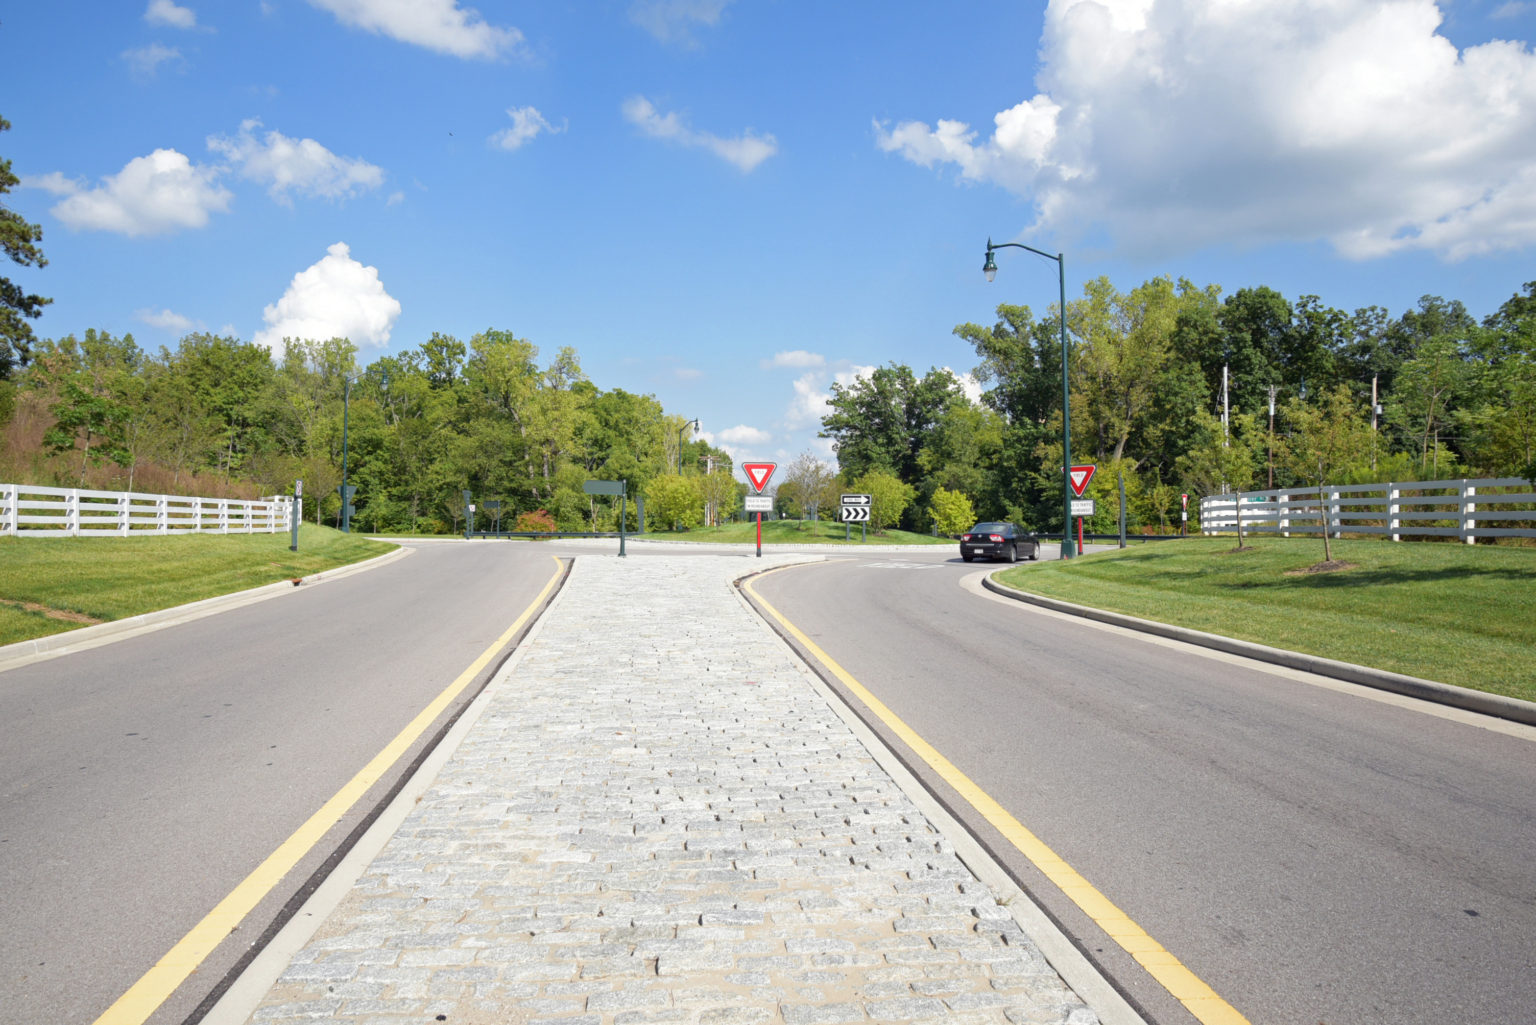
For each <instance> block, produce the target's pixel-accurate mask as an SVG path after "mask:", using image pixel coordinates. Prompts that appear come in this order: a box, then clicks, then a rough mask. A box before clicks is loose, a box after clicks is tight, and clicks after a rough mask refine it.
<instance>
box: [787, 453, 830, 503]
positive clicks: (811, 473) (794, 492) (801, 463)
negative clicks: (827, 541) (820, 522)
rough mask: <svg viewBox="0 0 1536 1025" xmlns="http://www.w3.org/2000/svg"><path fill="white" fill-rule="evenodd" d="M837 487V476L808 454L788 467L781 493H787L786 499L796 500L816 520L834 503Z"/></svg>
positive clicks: (828, 467) (825, 465) (801, 454)
mask: <svg viewBox="0 0 1536 1025" xmlns="http://www.w3.org/2000/svg"><path fill="white" fill-rule="evenodd" d="M836 488H837V475H836V474H834V473H833V472H832V468H831V467H830V466H828V465H827V464H826V463H824V462H822V461H821V460H820V459H817V458H816V457H815V456H814V455H812V454H811V453H810V452H808V451H807V452H802V453H800V454H799V455H798V456H796V457H795V461H794V462H792V463H790V464H789V466H788V467H786V468H785V471H784V483H783V484H781V485H780V487H779V491H780V493H781V494H783V493H784V492H786V491H787V492H788V494H783V497H785V498H787V499H791V500H792V501H794V503H795V504H796V505H797V506H798V507H799V510H800V511H801V512H802V513H804V514H806V515H807V516H808V517H809V518H810V519H812V520H814V519H816V516H817V514H818V513H819V512H820V511H821V509H822V508H823V507H830V506H831V505H832V504H833V501H834V499H835V497H836V495H835V494H834V492H835V491H836Z"/></svg>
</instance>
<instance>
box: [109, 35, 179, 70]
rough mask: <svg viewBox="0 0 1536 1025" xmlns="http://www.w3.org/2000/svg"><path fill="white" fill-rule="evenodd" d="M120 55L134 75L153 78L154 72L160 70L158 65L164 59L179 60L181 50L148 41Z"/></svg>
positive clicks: (164, 60)
mask: <svg viewBox="0 0 1536 1025" xmlns="http://www.w3.org/2000/svg"><path fill="white" fill-rule="evenodd" d="M121 56H122V58H123V60H125V61H127V62H128V70H130V71H132V72H133V73H134V75H136V76H138V77H139V78H154V77H155V73H156V72H157V71H159V70H160V65H162V64H164V63H165V62H166V61H179V60H181V51H180V50H178V49H176V47H174V46H161V45H160V44H159V43H150V44H149V45H148V46H141V47H139V48H138V49H137V50H124V51H123V52H122V54H121Z"/></svg>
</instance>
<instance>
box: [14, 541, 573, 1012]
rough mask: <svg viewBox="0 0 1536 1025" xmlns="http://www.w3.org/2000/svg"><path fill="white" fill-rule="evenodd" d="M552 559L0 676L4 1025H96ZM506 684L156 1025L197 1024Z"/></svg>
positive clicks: (445, 573) (498, 565)
mask: <svg viewBox="0 0 1536 1025" xmlns="http://www.w3.org/2000/svg"><path fill="white" fill-rule="evenodd" d="M551 551H552V549H551V548H549V547H548V546H534V545H527V544H512V543H507V544H486V545H462V544H437V545H433V544H423V545H420V546H418V547H417V550H416V551H414V552H412V553H411V554H409V555H407V556H406V557H404V558H401V559H398V560H396V561H394V562H392V563H390V564H388V565H385V566H382V567H380V568H377V569H373V570H369V571H366V572H362V573H358V574H354V575H351V576H346V577H342V578H339V579H336V580H330V581H322V582H318V583H314V584H306V585H304V586H301V587H298V588H295V589H294V590H293V592H292V593H291V594H288V593H284V594H282V595H280V596H279V597H276V598H273V599H271V600H268V601H264V602H260V603H258V604H254V605H249V606H245V607H242V608H237V609H233V610H230V611H226V612H222V613H220V614H218V615H214V616H210V617H207V618H204V619H199V620H195V621H192V622H189V623H184V624H181V625H179V626H175V627H171V628H168V629H164V630H160V631H157V632H154V633H149V634H145V635H142V636H138V637H133V638H130V639H128V640H124V641H120V642H118V643H115V644H109V645H106V646H104V647H100V648H95V649H92V650H89V651H84V652H79V653H76V654H72V655H67V656H64V657H60V658H55V659H51V660H49V661H45V662H39V663H36V664H33V665H29V666H23V667H20V668H16V669H12V670H10V671H7V672H3V673H0V1021H3V1022H18V1023H20V1022H60V1023H75V1022H83V1023H89V1022H92V1021H94V1020H95V1019H96V1017H97V1016H98V1015H100V1014H101V1012H103V1011H104V1010H105V1009H106V1008H107V1007H108V1006H110V1005H111V1004H112V1003H113V1001H115V1000H116V999H117V998H118V997H119V996H120V995H122V994H123V993H124V992H125V991H126V990H127V989H128V987H129V986H131V985H132V984H133V983H134V982H135V981H136V980H137V979H138V978H139V977H140V976H141V975H142V974H143V973H144V972H145V971H146V970H147V969H149V968H150V967H151V966H153V965H154V964H155V963H156V961H158V960H159V959H160V958H161V957H162V956H163V955H164V954H165V953H166V952H167V951H168V950H169V949H170V948H171V947H172V946H173V945H174V944H175V943H176V942H177V941H178V940H179V939H180V938H181V937H182V936H183V935H185V934H186V932H187V931H188V930H189V929H190V928H192V927H193V926H194V925H195V924H196V923H198V922H199V921H200V920H201V919H202V918H203V917H204V916H205V915H206V914H207V913H208V912H209V910H210V909H212V908H213V906H214V905H215V904H216V903H217V902H218V901H219V900H220V899H222V898H223V897H224V896H225V895H226V894H228V893H229V892H230V891H231V890H232V889H233V888H234V887H235V886H236V885H237V884H239V883H240V882H241V880H242V879H244V878H245V877H246V875H247V874H249V873H250V872H251V870H252V869H253V868H255V867H256V866H257V865H258V864H260V863H261V862H262V860H263V859H264V858H266V857H267V855H269V854H270V853H272V851H274V850H275V849H276V848H277V847H278V846H279V845H281V844H282V843H283V842H284V840H285V839H286V838H288V837H289V835H290V834H291V833H292V832H293V831H294V830H295V829H296V828H297V827H298V826H299V825H301V824H302V823H303V822H305V820H306V819H308V818H309V817H310V816H311V815H312V814H313V813H314V812H315V811H316V810H317V809H318V808H320V806H321V805H322V804H324V803H325V802H326V801H327V800H328V799H329V798H330V797H331V796H332V795H333V794H335V793H336V792H337V791H338V790H339V789H340V788H341V787H342V786H343V785H344V784H345V783H347V781H348V780H350V779H351V778H352V777H353V776H354V774H356V773H357V772H358V770H359V769H361V768H362V767H363V766H364V765H365V764H366V763H367V762H368V761H369V760H370V759H372V758H373V757H374V756H375V755H376V754H378V753H379V752H380V751H381V750H382V749H383V748H384V747H385V746H386V745H387V744H388V743H389V742H390V741H391V740H392V739H393V738H394V737H395V736H396V734H397V733H399V731H400V730H401V729H402V728H403V727H405V726H406V724H407V723H409V722H410V721H411V720H412V719H413V718H414V717H415V716H416V715H417V713H418V712H420V711H421V710H422V709H423V708H424V707H425V706H426V705H428V704H429V703H430V702H431V701H432V699H433V698H435V697H436V696H437V695H438V694H439V693H441V692H442V691H443V690H444V689H445V688H446V687H447V686H448V685H449V684H450V683H452V682H453V681H454V680H455V679H456V678H457V677H458V676H459V675H460V674H461V673H463V672H464V671H465V670H466V669H467V668H468V667H469V666H470V665H471V664H472V663H473V662H474V661H475V659H476V658H477V657H478V656H480V655H481V653H482V652H484V651H485V650H486V649H487V648H488V647H489V646H490V645H492V644H493V643H494V642H495V641H496V639H497V638H498V637H499V636H501V634H502V633H503V632H505V631H506V630H507V629H508V627H509V626H510V625H511V624H512V623H513V621H514V620H515V619H516V618H517V617H518V615H519V614H520V613H522V612H523V610H524V609H525V608H526V607H527V606H528V605H529V603H530V602H532V601H533V600H534V598H535V597H536V595H537V594H538V593H539V592H540V590H541V589H542V588H543V587H544V585H545V584H546V583H547V582H548V581H549V580H550V578H551V577H552V576H553V575H554V574H555V573H556V572H558V571H559V569H560V566H561V564H560V563H559V562H558V561H557V560H556V559H555V558H554V556H553V555H551ZM497 664H499V658H498V659H496V660H493V661H492V662H491V663H490V666H489V667H488V668H487V669H485V670H484V671H483V672H481V673H480V674H479V675H480V677H481V679H479V680H477V681H476V683H474V684H472V685H471V686H470V687H469V688H468V689H467V690H466V691H465V692H464V693H463V694H462V695H461V696H460V697H459V699H458V700H457V701H456V702H455V703H454V704H453V705H452V706H451V707H450V708H449V709H448V710H447V711H445V712H444V713H443V714H442V715H441V716H440V717H439V720H438V722H436V723H434V725H433V726H432V727H431V728H429V729H428V730H427V731H426V733H425V734H424V735H423V739H421V740H419V741H417V742H416V743H415V744H414V745H413V746H412V748H411V750H410V751H409V752H408V753H407V754H406V756H405V757H403V758H401V759H400V761H399V762H398V763H397V764H396V766H395V768H394V769H393V770H392V771H391V772H390V773H389V775H388V776H386V777H385V778H384V779H382V780H380V781H379V782H378V783H377V784H375V785H374V786H373V788H372V789H370V790H369V791H368V792H367V795H366V796H365V797H364V799H363V800H362V801H360V802H359V804H358V805H357V807H355V808H354V809H353V810H352V811H351V812H350V813H348V814H347V815H346V816H345V817H344V818H343V819H342V820H341V821H340V822H339V823H338V825H337V826H335V827H334V828H332V829H331V830H330V832H329V833H328V834H327V835H326V836H325V837H324V839H323V840H322V841H321V842H320V843H319V844H317V845H316V847H315V848H314V850H313V851H312V852H311V853H310V854H309V855H307V856H306V857H305V858H304V859H303V860H302V861H301V862H300V863H299V864H298V866H297V867H296V868H295V869H294V870H293V871H291V872H289V873H288V875H287V876H285V877H284V878H283V880H282V883H281V885H280V886H279V887H278V889H277V890H276V891H275V892H274V894H273V895H272V896H270V897H269V898H267V899H266V900H263V901H262V902H261V904H260V905H259V906H258V907H257V908H256V909H255V911H254V912H253V913H252V914H251V915H250V916H249V917H248V918H247V919H246V920H245V921H244V922H242V923H241V924H240V925H239V926H238V928H237V929H236V930H235V931H234V933H233V934H231V935H230V937H229V938H228V939H227V940H226V941H224V942H223V943H221V944H220V945H219V947H218V948H217V949H216V950H215V951H214V953H213V955H212V956H211V957H210V958H209V959H208V960H207V961H206V962H204V964H203V965H202V967H200V968H199V969H198V971H197V972H195V973H194V974H193V975H192V976H191V978H190V979H189V980H188V981H187V982H186V983H185V984H184V985H182V986H181V988H180V989H178V990H177V991H176V992H175V994H174V995H173V996H172V997H171V998H170V999H169V1000H168V1001H167V1002H166V1003H165V1004H163V1005H162V1006H161V1008H160V1010H159V1011H158V1012H156V1013H155V1015H154V1016H153V1017H152V1018H150V1019H149V1020H150V1021H153V1022H156V1023H173V1022H181V1021H183V1020H185V1019H186V1017H187V1016H188V1015H189V1014H191V1013H192V1012H193V1011H194V1010H195V1009H196V1008H197V1007H198V1005H199V1004H200V1002H201V1001H203V999H204V998H205V996H207V994H208V993H209V992H210V991H211V990H213V989H214V988H215V987H216V986H217V985H218V984H219V983H220V981H221V980H222V979H223V977H224V976H225V974H226V973H227V972H228V971H229V970H230V969H231V967H232V966H234V965H235V964H236V963H237V961H238V959H239V958H240V956H241V955H242V954H243V953H244V952H245V951H246V950H247V949H248V948H249V946H250V944H251V943H252V942H254V941H255V939H256V938H257V937H258V936H259V935H261V933H262V932H263V930H264V929H265V928H266V927H267V926H268V925H269V924H270V923H271V922H272V921H273V920H274V919H275V918H276V917H277V916H278V915H279V913H280V912H281V911H282V909H283V907H284V905H285V904H287V903H288V902H289V901H290V899H291V898H293V897H294V895H295V893H296V892H297V891H298V890H299V889H300V887H302V886H303V884H304V883H305V882H306V880H307V879H308V878H309V877H310V876H311V875H312V874H313V873H314V872H315V871H316V870H317V869H319V868H320V867H321V866H322V864H323V863H324V862H325V860H326V858H327V857H328V856H330V855H331V854H332V853H333V852H335V851H336V849H337V848H338V846H339V845H341V844H342V843H343V841H344V840H345V839H346V837H347V836H348V834H350V833H351V832H352V830H353V829H354V828H356V827H357V826H358V825H359V823H361V822H362V821H363V820H364V817H365V815H366V814H367V813H368V812H370V811H372V810H373V808H374V807H375V806H376V805H377V804H378V803H379V802H380V801H381V800H382V799H383V797H384V796H385V795H386V794H387V793H388V791H389V790H390V789H391V788H392V787H393V786H394V785H395V784H396V783H397V782H398V781H399V778H400V776H401V775H402V773H404V772H405V770H406V769H407V767H408V766H409V765H410V763H411V762H412V761H413V760H414V758H415V757H416V756H417V755H418V754H419V753H420V752H421V750H422V748H423V747H424V746H425V745H426V744H427V743H429V742H430V740H431V739H432V738H433V737H435V735H436V734H437V732H438V730H439V729H440V728H441V727H442V726H443V725H444V724H446V722H447V721H448V720H449V719H450V718H451V717H454V716H456V715H457V713H458V711H459V710H460V709H461V708H462V706H463V705H464V704H466V703H467V702H468V701H469V700H470V699H471V698H472V697H473V696H474V694H475V693H476V692H477V691H478V689H479V687H480V686H481V685H482V684H483V682H484V680H485V679H488V678H489V676H490V674H491V672H492V671H493V670H494V668H495V666H496V665H497Z"/></svg>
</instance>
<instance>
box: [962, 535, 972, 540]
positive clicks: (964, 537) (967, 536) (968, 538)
mask: <svg viewBox="0 0 1536 1025" xmlns="http://www.w3.org/2000/svg"><path fill="white" fill-rule="evenodd" d="M970 539H971V535H969V534H961V535H960V540H962V541H969V540H970Z"/></svg>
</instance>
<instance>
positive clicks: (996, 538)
mask: <svg viewBox="0 0 1536 1025" xmlns="http://www.w3.org/2000/svg"><path fill="white" fill-rule="evenodd" d="M987 537H989V538H991V539H992V540H993V541H995V542H996V543H998V544H1002V543H1003V535H1001V534H988V535H987Z"/></svg>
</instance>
